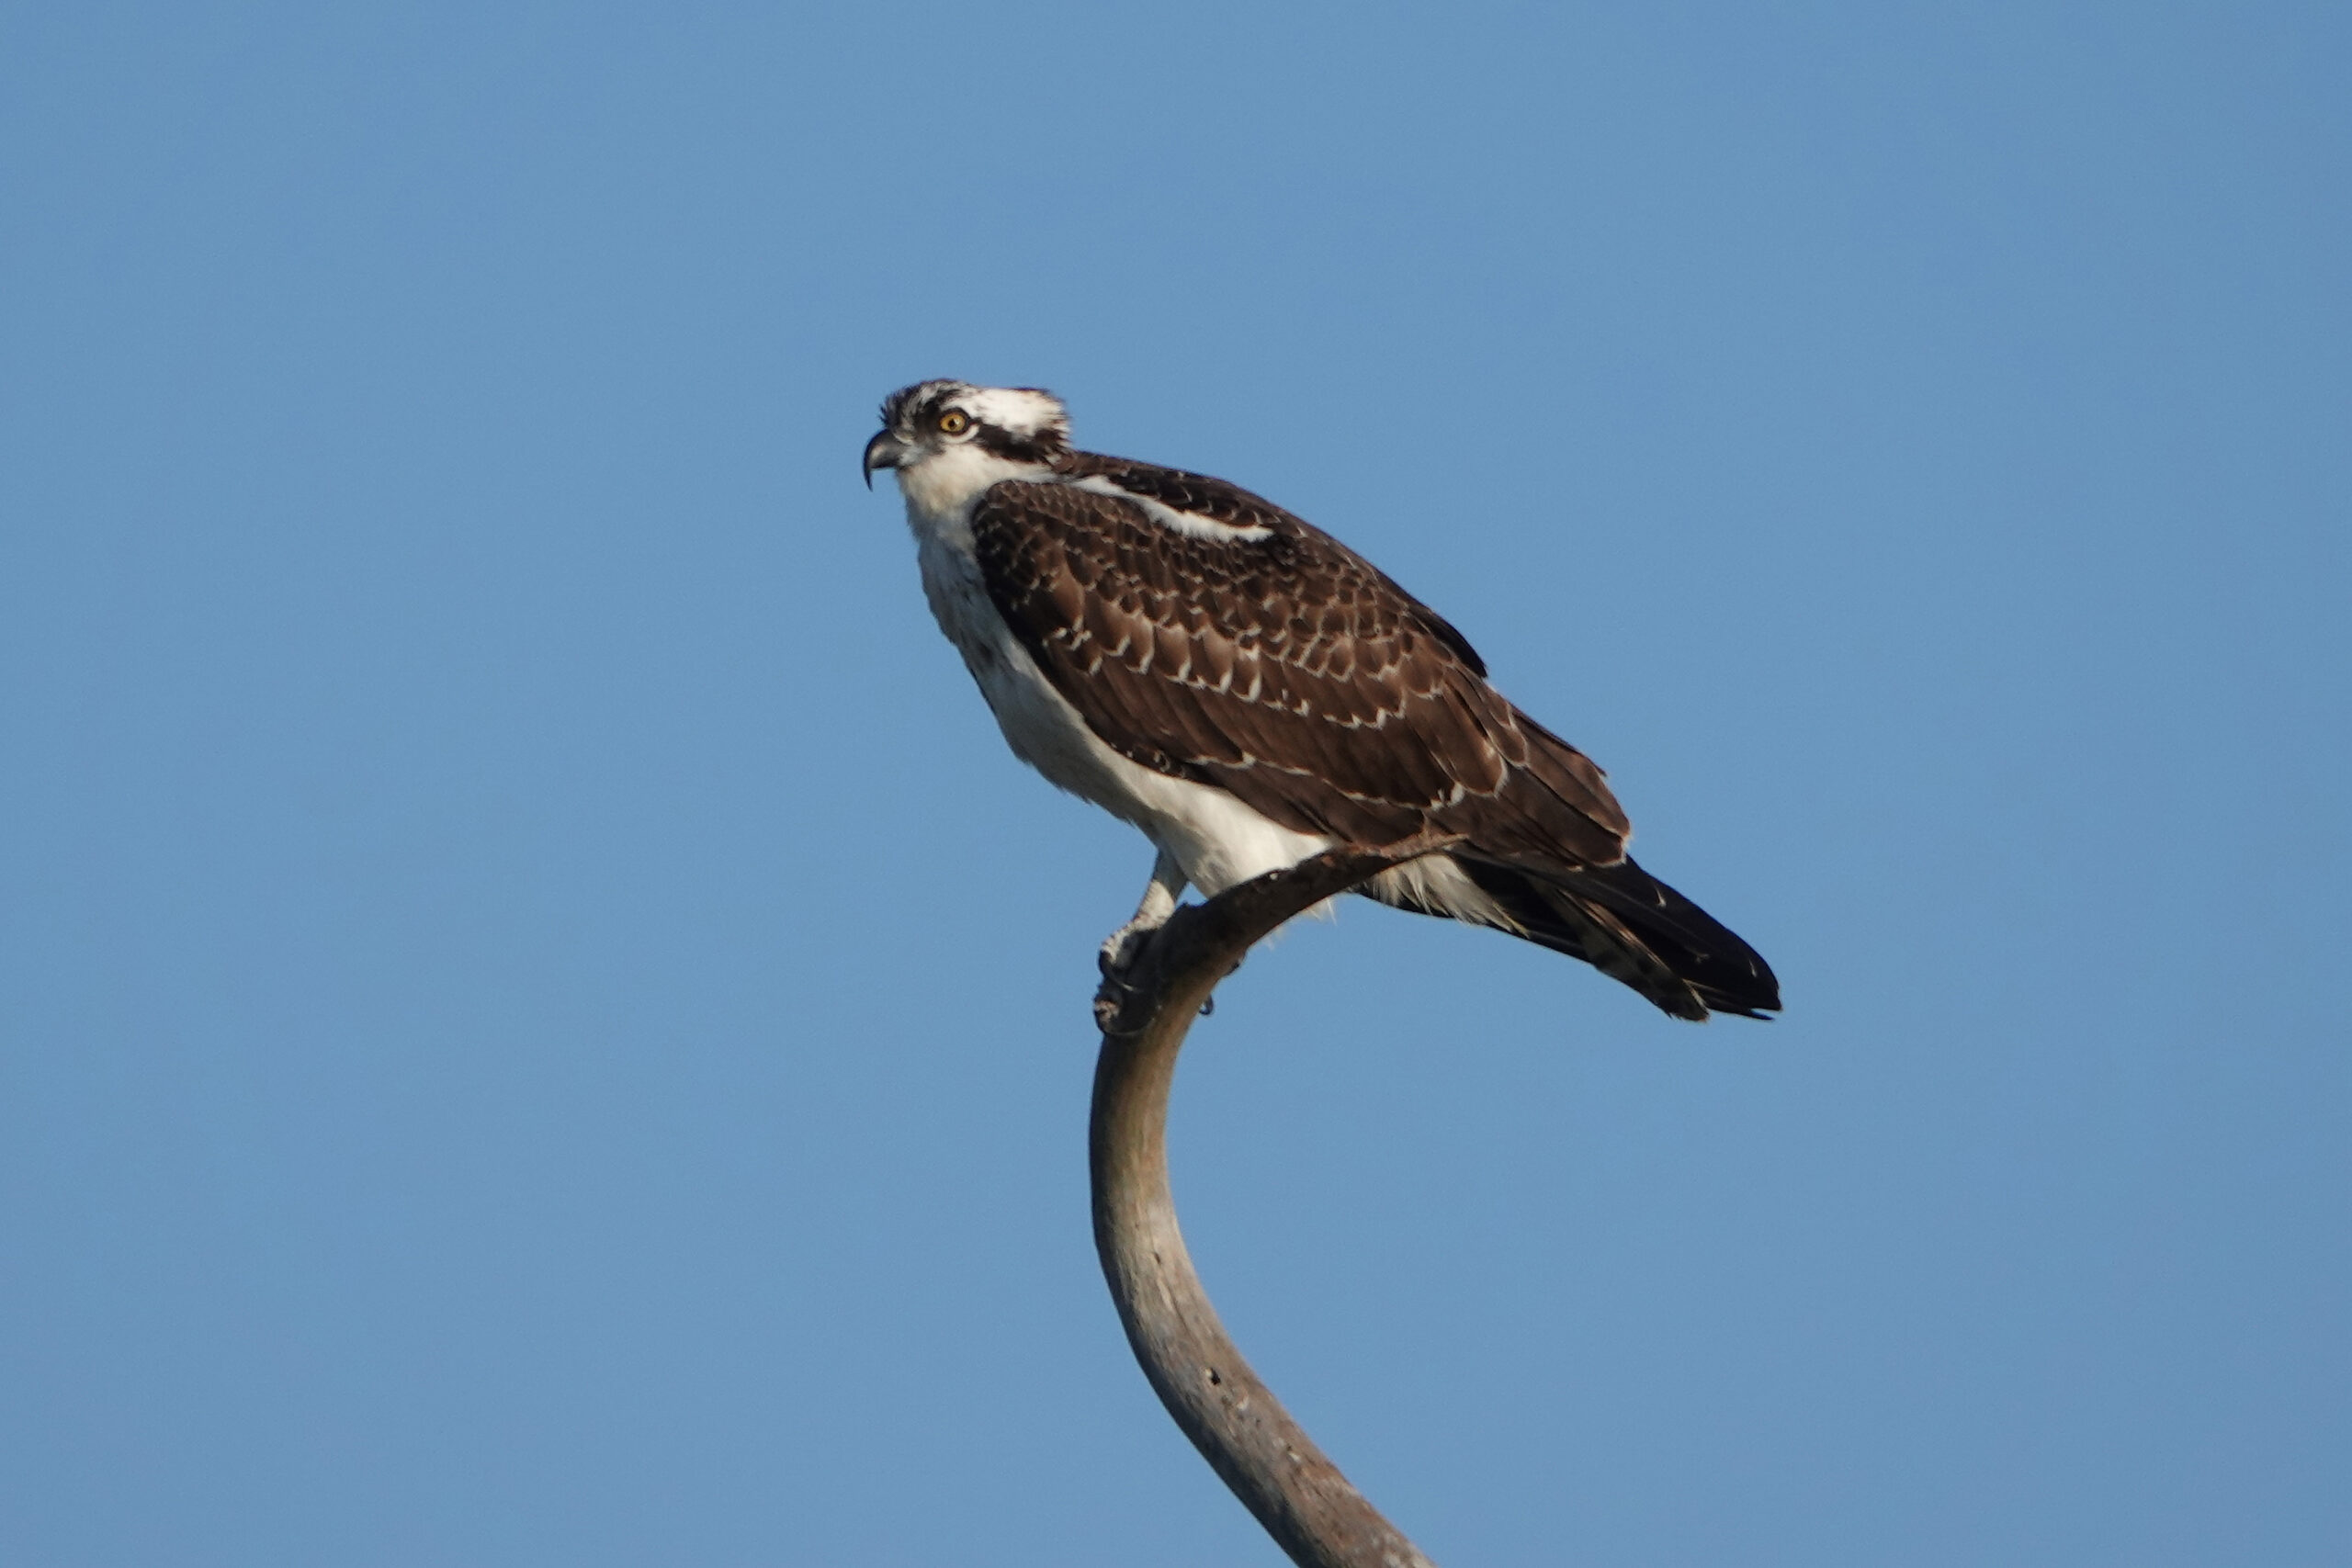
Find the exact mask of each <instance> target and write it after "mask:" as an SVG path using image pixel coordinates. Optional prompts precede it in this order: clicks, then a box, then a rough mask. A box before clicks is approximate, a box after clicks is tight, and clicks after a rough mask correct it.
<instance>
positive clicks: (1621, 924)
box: [1388, 855, 1781, 1020]
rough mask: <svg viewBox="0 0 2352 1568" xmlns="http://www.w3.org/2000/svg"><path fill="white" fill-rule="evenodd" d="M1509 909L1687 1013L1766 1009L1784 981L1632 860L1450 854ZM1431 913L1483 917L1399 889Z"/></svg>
mask: <svg viewBox="0 0 2352 1568" xmlns="http://www.w3.org/2000/svg"><path fill="white" fill-rule="evenodd" d="M1450 858H1452V859H1453V863H1454V864H1455V865H1457V866H1459V867H1460V868H1461V870H1462V871H1463V872H1464V874H1466V875H1467V876H1468V878H1469V879H1470V881H1471V882H1472V883H1474V884H1475V885H1476V887H1477V889H1478V890H1479V891H1480V892H1481V893H1484V894H1485V895H1486V896H1487V898H1488V899H1490V900H1492V902H1493V904H1494V905H1495V906H1496V907H1497V908H1498V909H1499V910H1500V911H1501V913H1502V914H1503V915H1504V916H1505V917H1507V919H1508V920H1509V922H1510V926H1509V929H1510V930H1511V931H1512V932H1513V934H1514V935H1518V936H1522V937H1525V938H1526V939H1527V940H1528V941H1530V942H1537V943H1540V944H1541V945H1543V946H1544V947H1548V948H1551V949H1552V950H1553V951H1555V952H1556V953H1566V954H1567V955H1568V956H1570V957H1572V958H1580V959H1582V960H1584V961H1585V962H1586V963H1588V964H1591V965H1592V966H1593V967H1594V968H1596V969H1598V970H1600V972H1601V973H1602V974H1604V975H1607V976H1609V977H1610V978H1611V979H1613V980H1619V981H1622V982H1623V983H1624V984H1625V985H1627V986H1630V987H1633V988H1634V990H1636V991H1639V992H1640V993H1641V994H1642V995H1643V996H1645V997H1646V998H1649V1000H1650V1001H1651V1002H1652V1003H1653V1004H1654V1005H1656V1006H1657V1008H1659V1009H1660V1010H1663V1011H1665V1012H1668V1013H1671V1014H1672V1015H1673V1016H1675V1017H1677V1018H1687V1019H1693V1020H1703V1019H1705V1018H1706V1017H1707V1015H1708V1014H1709V1013H1711V1012H1724V1013H1732V1014H1735V1015H1736V1016H1738V1017H1741V1018H1757V1019H1760V1018H1762V1017H1764V1016H1765V1015H1766V1014H1767V1013H1770V1012H1776V1011H1778V1010H1780V1006H1781V983H1780V981H1779V980H1778V979H1777V978H1776V977H1775V976H1773V974H1772V969H1771V966H1770V964H1766V963H1765V962H1764V960H1763V958H1762V957H1761V956H1760V955H1758V953H1757V952H1756V950H1755V949H1754V948H1752V947H1750V946H1748V945H1747V943H1746V942H1742V941H1741V940H1740V939H1739V938H1738V937H1737V936H1736V935H1734V934H1733V932H1732V931H1730V930H1729V929H1728V928H1727V927H1725V926H1724V924H1723V923H1722V922H1721V921H1719V920H1717V919H1715V918H1714V917H1713V916H1712V915H1710V914H1708V913H1707V912H1706V911H1705V910H1704V909H1702V908H1699V906H1698V905H1696V904H1693V903H1692V902H1691V900H1690V899H1688V898H1685V897H1683V896H1682V895H1681V894H1679V893H1677V892H1676V891H1675V890H1674V889H1673V888H1671V887H1668V886H1667V885H1666V884H1665V883H1663V882H1660V881H1659V880H1658V879H1657V877H1655V876H1652V875H1651V874H1649V873H1648V872H1646V871H1644V870H1643V869H1642V868H1641V867H1640V866H1638V865H1636V864H1634V863H1633V862H1632V861H1630V860H1627V861H1620V862H1619V863H1616V864H1614V865H1607V866H1583V867H1576V868H1573V869H1571V868H1565V867H1564V868H1561V869H1559V870H1556V871H1555V870H1550V869H1546V870H1544V871H1541V872H1537V871H1532V870H1529V869H1527V868H1526V867H1525V866H1524V865H1523V864H1521V865H1503V864H1498V863H1494V862H1491V861H1481V860H1475V859H1472V858H1470V857H1468V856H1466V855H1456V856H1453V857H1450ZM1388 901H1390V902H1394V903H1397V904H1398V905H1399V906H1400V907H1402V908H1416V909H1419V911H1420V912H1421V913H1424V914H1432V915H1453V916H1455V917H1457V918H1464V917H1468V918H1476V917H1475V916H1472V915H1470V912H1469V911H1467V910H1464V909H1462V908H1442V907H1439V906H1437V905H1436V904H1435V903H1434V902H1433V901H1430V900H1426V899H1414V898H1393V897H1392V898H1390V899H1389V900H1388Z"/></svg>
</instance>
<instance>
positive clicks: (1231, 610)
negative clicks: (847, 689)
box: [865, 381, 1781, 1020]
mask: <svg viewBox="0 0 2352 1568" xmlns="http://www.w3.org/2000/svg"><path fill="white" fill-rule="evenodd" d="M877 468H888V469H892V470H894V471H895V472H896V473H897V475H898V479H899V490H900V491H901V492H902V493H903V494H904V495H905V497H906V503H907V522H908V524H909V525H910V527H911V528H912V529H913V530H914V536H915V543H916V549H917V554H918V557H919V558H920V560H921V564H922V586H923V593H924V595H925V596H926V597H927V598H928V599H929V600H930V601H931V609H932V614H933V615H935V616H937V617H938V620H939V626H940V629H941V630H943V631H944V632H945V633H946V634H947V637H948V640H949V641H951V642H953V643H954V644H955V645H956V650H957V651H958V652H960V653H961V654H962V655H963V656H964V664H965V667H966V668H967V669H968V670H969V671H971V672H972V678H973V680H975V681H977V682H978V683H979V687H980V692H981V694H982V695H984V696H985V697H987V699H988V704H989V707H990V708H991V709H993V710H994V711H995V714H996V718H997V723H998V724H999V725H1000V726H1001V728H1003V730H1004V738H1005V739H1006V740H1007V741H1009V742H1010V743H1011V744H1012V750H1013V751H1014V753H1015V754H1016V755H1018V756H1019V757H1020V758H1021V759H1022V761H1025V762H1027V763H1028V764H1029V765H1030V766H1032V767H1034V768H1035V769H1036V770H1037V771H1038V772H1039V773H1043V774H1045V775H1046V778H1048V779H1050V780H1051V781H1053V783H1055V784H1058V785H1060V786H1061V787H1062V788H1063V789H1066V790H1068V791H1069V792H1070V793H1071V794H1073V795H1079V796H1080V797H1082V798H1084V799H1086V800H1090V801H1092V802H1093V803H1094V804H1095V805H1097V806H1100V807H1103V809H1105V810H1107V811H1109V812H1111V813H1112V814H1113V815H1114V816H1117V817H1119V818H1123V819H1125V820H1126V821H1128V822H1132V823H1133V824H1135V825H1136V827H1137V828H1139V829H1142V830H1143V832H1144V834H1145V836H1146V837H1148V838H1149V839H1150V840H1151V841H1152V843H1153V844H1154V845H1155V846H1156V847H1157V848H1158V850H1159V857H1158V859H1157V861H1156V862H1155V863H1154V864H1153V866H1152V872H1151V881H1150V884H1149V886H1147V887H1146V889H1145V891H1144V896H1143V901H1142V903H1141V904H1140V905H1139V906H1138V907H1137V908H1136V913H1135V917H1134V918H1133V919H1130V920H1128V921H1127V922H1126V924H1125V925H1123V926H1121V927H1120V928H1119V929H1118V930H1117V931H1114V932H1112V933H1111V936H1110V938H1109V939H1108V940H1107V941H1105V942H1103V967H1104V969H1105V971H1106V972H1108V973H1116V972H1118V971H1119V970H1121V969H1123V968H1124V967H1125V965H1126V964H1129V963H1131V962H1132V961H1133V959H1134V957H1135V955H1136V953H1139V952H1140V951H1141V944H1142V943H1143V942H1144V941H1145V940H1146V939H1147V938H1148V936H1149V934H1150V933H1151V931H1154V930H1156V929H1157V928H1158V927H1159V925H1160V923H1161V922H1162V921H1164V920H1166V919H1167V918H1168V916H1169V914H1170V912H1171V911H1172V910H1173V909H1174V908H1175V907H1176V899H1177V897H1178V896H1179V895H1180V894H1182V892H1183V890H1184V888H1185V886H1186V885H1187V884H1191V885H1193V886H1197V887H1199V888H1200V889H1201V890H1202V892H1204V894H1208V895H1211V896H1214V895H1216V894H1217V893H1219V892H1222V891H1223V890H1224V889H1226V888H1227V887H1231V886H1235V885H1236V884H1238V883H1242V882H1246V881H1248V880H1250V878H1251V877H1254V876H1258V875H1261V874H1264V873H1266V872H1270V871H1276V870H1280V869H1282V868H1283V867H1285V866H1290V865H1295V864H1296V863H1298V862H1300V861H1302V860H1305V859H1306V858H1307V857H1309V856H1311V855H1315V854H1318V853H1320V852H1323V851H1325V850H1328V849H1331V848H1334V847H1337V846H1340V845H1348V846H1354V847H1376V846H1380V845H1386V844H1393V843H1397V842H1398V841H1399V840H1405V839H1409V838H1411V837H1413V836H1414V835H1416V834H1418V833H1421V832H1424V831H1432V830H1433V831H1436V832H1439V833H1446V834H1459V835H1461V836H1462V841H1461V842H1460V843H1458V844H1456V845H1455V846H1454V847H1453V848H1452V849H1451V850H1449V851H1446V852H1441V853H1437V854H1431V855H1427V856H1424V857H1422V858H1421V859H1419V860H1417V861H1413V862H1410V863H1407V864H1404V865H1400V866H1397V867H1395V868H1393V869H1391V870H1388V871H1385V872H1383V873H1381V874H1379V875H1378V876H1376V877H1374V879H1373V880H1372V881H1370V882H1368V883H1366V884H1365V885H1364V886H1363V887H1362V888H1361V889H1359V891H1361V892H1363V893H1364V894H1365V895H1367V896H1369V897H1374V898H1377V899H1378V900H1380V901H1381V902H1382V903H1384V904H1389V905H1393V906H1395V907H1396V908H1400V909H1409V910H1413V911H1415V912H1417V913H1419V914H1425V915H1442V916H1447V917H1450V918H1452V919H1457V920H1466V921H1469V922H1471V923H1473V924H1476V925H1482V926H1491V927H1494V928H1495V929H1496V930H1498V931H1508V932H1510V934H1512V935H1513V936H1519V937H1523V938H1525V939H1527V940H1528V941H1530V942H1540V943H1541V944H1543V945H1544V946H1545V947H1548V948H1551V949H1553V950H1554V951H1555V952H1559V953H1566V954H1568V955H1569V956H1571V957H1574V958H1581V959H1583V960H1584V961H1585V962H1586V963H1588V964H1591V965H1592V966H1593V967H1595V968H1596V969H1599V970H1600V972H1601V973H1602V974H1604V975H1607V976H1610V977H1611V978H1612V979H1616V980H1621V981H1623V982H1624V983H1625V984H1626V985H1628V986H1631V987H1633V988H1634V990H1636V991H1639V992H1640V993H1641V994H1642V995H1643V996H1645V997H1646V998H1649V999H1650V1001H1652V1002H1653V1003H1655V1004H1656V1005H1657V1006H1658V1007H1659V1008H1662V1009H1663V1010H1666V1011H1667V1012H1668V1013H1671V1014H1673V1015H1674V1016H1675V1017H1677V1018H1688V1019H1701V1020H1703V1019H1705V1018H1706V1017H1707V1015H1708V1014H1709V1013H1710V1012H1711V1011H1713V1012H1727V1013H1737V1014H1739V1015H1741V1016H1743V1017H1747V1018H1759V1017H1761V1016H1763V1014H1764V1013H1766V1012H1768V1011H1771V1010H1778V1009H1779V1007H1780V1005H1781V991H1780V983H1779V982H1778V981H1777V980H1775V979H1774V978H1773V976H1772V971H1771V969H1770V967H1768V966H1767V965H1766V964H1765V963H1764V960H1763V959H1761V958H1760V957H1758V956H1757V954H1756V953H1755V951H1754V950H1753V949H1751V948H1750V947H1749V946H1748V945H1747V943H1746V942H1742V941H1740V939H1739V938H1738V937H1736V936H1735V935H1733V934H1732V933H1731V932H1730V931H1727V930H1725V929H1724V927H1723V926H1722V925H1721V924H1719V923H1717V922H1716V921H1715V920H1714V919H1713V918H1712V917H1710V916H1709V915H1708V914H1707V913H1706V912H1705V911H1704V910H1702V909H1701V908H1699V907H1698V906H1697V905H1696V904H1693V903H1691V901H1690V900H1689V899H1688V898H1685V897H1682V895H1680V894H1679V893H1677V892H1676V891H1674V889H1673V888H1671V887H1668V886H1666V884H1664V883H1662V882H1660V881H1658V880H1657V878H1656V877H1654V876H1652V875H1650V874H1649V873H1647V872H1645V871H1644V870H1643V869H1642V868H1641V867H1640V866H1638V865H1635V864H1634V863H1633V861H1631V860H1630V859H1628V858H1627V857H1626V854H1625V842H1626V839H1627V837H1628V835H1629V830H1630V829H1629V828H1628V824H1627V822H1626V819H1625V813H1624V812H1623V810H1622V809H1621V808H1620V807H1618V805H1617V801H1616V797H1615V796H1613V795H1611V794H1610V792H1609V786H1608V784H1606V783H1605V782H1604V781H1603V778H1602V774H1601V772H1600V769H1599V768H1597V767H1595V766H1594V765H1593V764H1592V763H1591V762H1590V761H1588V760H1587V759H1586V757H1585V756H1584V754H1583V753H1582V752H1580V751H1578V750H1576V748H1575V747H1573V746H1570V745H1569V744H1568V743H1567V742H1566V741H1565V740H1563V739H1560V738H1559V737H1558V736H1556V735H1555V734H1553V733H1552V732H1551V731H1550V730H1548V729H1546V728H1544V727H1543V726H1542V725H1540V724H1538V723H1536V722H1535V721H1534V720H1533V719H1532V718H1530V717H1528V716H1526V715H1525V714H1523V713H1521V712H1520V711H1519V709H1518V708H1516V707H1514V706H1513V705H1511V704H1510V701H1509V700H1508V699H1506V698H1505V697H1504V696H1503V694H1501V693H1499V692H1498V691H1496V690H1495V689H1494V687H1492V686H1490V685H1488V684H1487V666H1486V662H1485V661H1484V660H1481V659H1480V658H1479V657H1478V654H1477V652H1476V649H1473V648H1472V647H1471V646H1470V644H1469V641H1468V639H1466V638H1464V637H1463V635H1462V634H1461V633H1460V632H1458V631H1456V630H1454V629H1453V626H1452V625H1450V624H1449V623H1448V622H1447V621H1446V620H1445V619H1444V618H1443V617H1442V616H1440V615H1438V614H1437V613H1436V612H1435V611H1433V610H1431V609H1430V607H1429V606H1428V605H1426V604H1422V603H1421V602H1420V601H1419V600H1418V599H1415V598H1414V597H1413V596H1412V595H1411V594H1409V593H1408V592H1405V591H1404V590H1403V589H1402V588H1399V587H1398V586H1397V584H1396V583H1394V582H1392V581H1389V579H1388V578H1387V577H1386V576H1385V575H1384V574H1383V573H1382V572H1381V571H1380V570H1379V569H1378V568H1377V567H1374V565H1372V563H1371V562H1369V561H1367V560H1365V559H1364V558H1363V557H1361V556H1359V555H1357V554H1356V553H1355V552H1354V551H1352V550H1351V549H1349V548H1348V547H1346V546H1344V545H1342V544H1340V542H1339V541H1338V540H1337V539H1334V538H1332V537H1331V536H1329V534H1326V533H1324V532H1323V531H1322V530H1320V529H1318V528H1316V527H1314V526H1313V525H1309V524H1307V523H1306V522H1305V521H1303V520H1301V519H1299V518H1297V517H1294V516H1292V515H1291V514H1290V513H1287V512H1284V511H1283V509H1282V508H1281V507H1279V506H1276V505H1274V504H1273V503H1272V502H1268V501H1263V500H1261V499H1260V498H1259V497H1257V496H1254V495H1252V494H1250V492H1249V491H1245V490H1242V489H1240V488H1239V487H1238V486H1236V485H1231V484H1228V483H1227V482H1226V481H1225V480H1223V479H1210V478H1207V477H1206V476H1204V475H1201V474H1192V473H1185V472H1182V471H1181V470H1179V469H1175V468H1159V467H1157V466H1156V465H1153V464H1150V463H1137V462H1131V461H1129V460H1127V459H1126V458H1124V457H1099V456H1097V455H1095V454H1093V453H1091V452H1080V451H1076V450H1074V449H1073V448H1072V447H1071V446H1070V441H1069V415H1068V413H1067V412H1066V411H1065V410H1064V409H1063V407H1062V403H1061V401H1060V400H1059V399H1057V398H1056V397H1054V396H1053V395H1052V394H1050V393H1047V392H1043V391H1040V390H1038V389H1035V388H1033V387H975V386H972V385H971V384H969V383H967V382H964V381H924V382H922V383H920V384H918V385H916V386H912V387H908V388H905V389H901V390H899V391H896V392H893V393H891V394H890V396H889V397H888V399H887V400H885V401H884V402H883V404H882V429H881V432H880V433H879V434H876V436H875V437H874V439H873V440H871V441H869V442H868V443H866V446H865V482H866V483H867V485H869V486H871V485H872V484H873V482H874V472H875V470H876V469H877Z"/></svg>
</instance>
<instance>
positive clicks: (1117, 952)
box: [1094, 920, 1159, 980]
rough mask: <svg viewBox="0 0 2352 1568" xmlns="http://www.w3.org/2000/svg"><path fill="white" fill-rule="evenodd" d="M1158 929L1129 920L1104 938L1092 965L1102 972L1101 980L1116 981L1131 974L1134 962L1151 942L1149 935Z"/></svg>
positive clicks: (1155, 926)
mask: <svg viewBox="0 0 2352 1568" xmlns="http://www.w3.org/2000/svg"><path fill="white" fill-rule="evenodd" d="M1158 930H1159V925H1158V924H1157V923H1154V924H1150V925H1146V924H1145V923H1144V922H1143V921H1141V920H1129V921H1128V922H1127V923H1126V924H1125V925H1124V926H1121V927H1120V928H1119V929H1118V930H1117V931H1113V932H1112V933H1111V934H1110V935H1109V936H1106V937H1104V938H1103V947H1102V951H1100V952H1099V953H1096V954H1095V955H1094V965H1095V967H1096V968H1098V969H1100V970H1102V971H1103V979H1105V980H1112V979H1117V978H1120V977H1122V976H1126V975H1128V974H1130V973H1132V972H1133V971H1134V969H1135V966H1136V960H1137V959H1139V958H1141V957H1142V956H1143V950H1144V948H1145V947H1146V946H1148V944H1149V943H1150V942H1151V933H1152V932H1154V931H1158Z"/></svg>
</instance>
